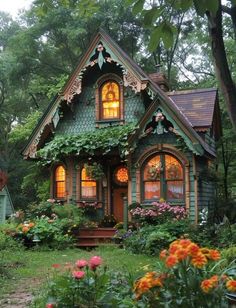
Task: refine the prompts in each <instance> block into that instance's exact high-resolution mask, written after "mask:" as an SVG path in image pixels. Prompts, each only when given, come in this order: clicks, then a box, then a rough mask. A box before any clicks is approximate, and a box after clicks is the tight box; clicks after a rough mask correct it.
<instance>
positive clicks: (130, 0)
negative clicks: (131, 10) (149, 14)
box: [125, 0, 136, 6]
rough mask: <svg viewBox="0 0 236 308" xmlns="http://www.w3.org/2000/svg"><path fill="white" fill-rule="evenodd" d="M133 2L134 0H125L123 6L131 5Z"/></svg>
mask: <svg viewBox="0 0 236 308" xmlns="http://www.w3.org/2000/svg"><path fill="white" fill-rule="evenodd" d="M134 2H136V0H125V5H126V6H128V5H132V4H133V3H134Z"/></svg>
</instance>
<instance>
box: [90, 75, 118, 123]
mask: <svg viewBox="0 0 236 308" xmlns="http://www.w3.org/2000/svg"><path fill="white" fill-rule="evenodd" d="M107 82H114V83H116V84H117V85H118V87H119V96H120V99H119V117H117V118H111V119H104V118H103V103H102V98H101V90H102V87H103V86H104V84H105V83H107ZM95 101H96V122H97V123H104V122H108V123H109V122H123V121H124V88H123V81H122V79H121V78H120V77H119V76H117V75H116V74H106V75H104V76H102V77H101V78H100V79H99V80H98V81H97V84H96V95H95Z"/></svg>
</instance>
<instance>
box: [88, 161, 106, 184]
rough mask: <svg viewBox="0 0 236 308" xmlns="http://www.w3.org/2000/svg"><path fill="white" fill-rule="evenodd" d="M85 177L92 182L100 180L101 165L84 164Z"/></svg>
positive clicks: (102, 172)
mask: <svg viewBox="0 0 236 308" xmlns="http://www.w3.org/2000/svg"><path fill="white" fill-rule="evenodd" d="M84 168H85V171H86V175H87V176H88V177H89V178H90V179H93V180H100V179H101V178H102V177H104V171H103V168H102V165H101V164H99V163H96V162H94V163H91V164H84Z"/></svg>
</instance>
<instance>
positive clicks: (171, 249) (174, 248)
mask: <svg viewBox="0 0 236 308" xmlns="http://www.w3.org/2000/svg"><path fill="white" fill-rule="evenodd" d="M178 249H180V245H178V244H173V245H172V244H171V245H170V248H169V253H170V254H174V253H176V251H177V250H178Z"/></svg>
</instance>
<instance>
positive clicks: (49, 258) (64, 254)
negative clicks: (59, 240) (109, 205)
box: [0, 246, 157, 297]
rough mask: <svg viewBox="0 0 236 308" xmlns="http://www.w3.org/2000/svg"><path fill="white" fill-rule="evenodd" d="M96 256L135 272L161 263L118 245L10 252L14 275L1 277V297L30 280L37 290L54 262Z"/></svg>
mask: <svg viewBox="0 0 236 308" xmlns="http://www.w3.org/2000/svg"><path fill="white" fill-rule="evenodd" d="M7 254H8V256H7ZM94 255H99V256H101V257H102V258H103V260H104V265H107V266H108V268H109V269H110V270H115V271H119V270H120V271H127V270H129V272H130V273H133V274H135V273H137V272H138V271H141V272H142V271H144V270H145V269H147V266H151V267H153V266H152V265H153V264H154V265H155V262H157V258H154V257H148V256H145V255H133V254H131V253H129V252H127V251H125V250H123V249H120V248H117V247H114V246H101V247H98V248H97V249H94V250H91V251H86V250H81V249H67V250H59V251H57V250H54V251H42V250H25V251H23V252H20V251H19V252H7V253H6V255H5V259H6V258H7V259H8V264H9V265H12V267H11V266H10V267H9V268H10V274H11V275H10V276H9V277H6V278H4V279H0V284H1V291H0V297H4V294H6V293H11V292H12V291H13V290H14V289H15V288H16V286H18V285H21V284H22V283H26V284H27V281H30V287H31V288H32V289H35V288H36V286H37V287H38V285H40V284H42V283H43V280H45V279H46V278H47V277H48V275H49V274H50V272H52V264H56V263H59V264H65V263H67V262H72V263H74V262H75V261H76V260H77V259H80V258H84V259H88V258H90V257H91V256H94ZM142 268H143V270H142ZM28 286H29V284H28Z"/></svg>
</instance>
